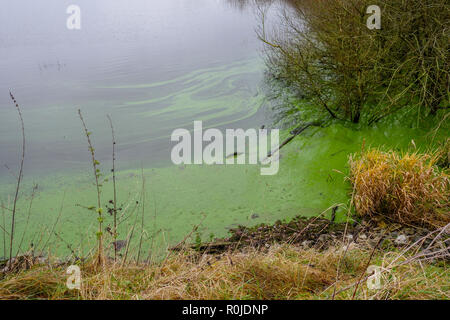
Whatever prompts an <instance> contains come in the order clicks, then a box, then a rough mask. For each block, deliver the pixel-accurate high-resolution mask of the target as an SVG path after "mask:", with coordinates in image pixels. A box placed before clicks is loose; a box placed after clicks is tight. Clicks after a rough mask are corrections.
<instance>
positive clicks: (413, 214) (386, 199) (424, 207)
mask: <svg viewBox="0 0 450 320" xmlns="http://www.w3.org/2000/svg"><path fill="white" fill-rule="evenodd" d="M437 160H438V157H437V155H436V154H434V155H429V154H419V153H404V154H402V155H401V154H399V153H396V152H394V151H390V152H382V151H380V150H377V149H370V150H368V151H366V152H363V153H362V155H360V156H350V159H349V164H350V181H351V183H352V184H353V186H354V189H355V195H354V197H355V198H354V201H355V207H356V211H357V213H358V214H359V215H362V216H364V215H368V216H376V215H378V216H380V215H381V216H384V217H386V218H389V219H390V220H393V221H397V222H400V223H405V224H410V225H416V226H427V227H432V228H438V227H442V226H445V225H446V224H448V223H449V222H450V180H449V175H448V170H447V171H446V170H440V169H439V168H438V167H437V166H436V161H437Z"/></svg>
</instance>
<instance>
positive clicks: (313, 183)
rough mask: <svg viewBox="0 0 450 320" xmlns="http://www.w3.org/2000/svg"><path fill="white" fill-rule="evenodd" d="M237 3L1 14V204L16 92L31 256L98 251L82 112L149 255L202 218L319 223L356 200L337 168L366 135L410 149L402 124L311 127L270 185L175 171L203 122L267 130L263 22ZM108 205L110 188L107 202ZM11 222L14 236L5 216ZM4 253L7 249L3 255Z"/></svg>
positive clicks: (123, 223) (163, 1) (207, 222)
mask: <svg viewBox="0 0 450 320" xmlns="http://www.w3.org/2000/svg"><path fill="white" fill-rule="evenodd" d="M74 2H76V4H77V5H78V6H79V7H80V9H81V29H80V30H69V29H67V27H66V19H67V18H68V16H69V15H68V14H67V13H66V9H67V7H68V6H69V5H70V4H73V3H74ZM240 3H242V1H231V0H214V1H213V0H195V1H193V0H152V1H148V0H130V1H109V0H95V1H92V0H77V1H57V2H56V1H52V0H40V1H25V0H15V1H9V2H8V4H7V5H3V10H1V11H0V26H1V28H0V48H1V50H0V113H1V116H0V165H1V167H0V179H1V180H0V200H1V201H2V206H6V207H10V206H11V201H12V195H13V192H14V186H15V184H14V182H15V177H14V176H15V175H16V172H17V165H18V160H19V159H20V141H21V140H20V126H19V123H18V116H17V112H16V110H15V108H14V105H13V104H12V102H11V100H10V98H9V90H10V89H11V90H12V91H13V93H14V95H15V96H16V98H17V100H18V102H19V104H20V106H21V108H22V112H23V117H24V121H25V128H26V129H25V131H26V142H27V143H26V159H25V175H24V182H23V187H22V191H21V194H20V200H19V211H18V217H17V219H18V220H17V234H18V236H17V238H19V239H20V238H21V236H22V233H24V232H25V231H26V233H25V237H24V241H23V244H22V249H26V248H28V246H29V245H30V244H31V243H33V245H34V246H35V247H36V248H38V249H42V248H44V247H46V248H47V247H50V248H51V250H52V252H61V253H67V252H68V251H69V249H68V248H69V247H70V248H73V249H75V250H81V251H84V252H86V251H87V250H88V249H89V248H90V247H91V246H92V244H93V243H94V242H95V232H96V215H95V213H93V212H92V211H89V210H86V209H85V208H83V207H89V206H92V205H95V203H96V202H95V199H96V195H95V188H94V186H93V177H92V176H90V173H91V170H92V169H91V167H90V164H89V157H90V155H89V152H88V149H87V145H86V139H85V136H83V132H82V127H81V123H80V119H79V118H78V115H77V110H78V109H79V108H80V109H81V110H82V112H83V116H84V118H85V120H86V123H87V125H88V127H89V130H90V131H92V136H91V137H92V139H93V143H94V146H95V149H96V157H97V159H98V160H99V161H100V162H101V166H100V168H101V170H102V172H103V173H104V174H105V175H106V176H110V169H111V147H112V145H111V132H110V127H109V123H108V121H107V117H106V116H107V115H108V114H109V115H111V117H112V119H113V122H114V126H115V133H116V139H117V167H118V168H117V174H118V181H117V183H118V198H119V205H120V207H122V211H121V212H120V219H119V222H120V225H119V238H120V239H126V238H128V237H130V236H131V235H132V234H133V232H134V238H132V239H134V245H136V240H137V239H139V238H140V234H142V229H143V230H144V233H143V234H144V236H143V239H144V240H143V241H144V247H145V248H146V250H147V249H148V248H150V249H152V248H158V250H162V251H163V250H164V249H165V247H166V246H167V245H169V244H173V243H176V242H178V241H180V240H181V239H183V238H184V237H185V235H186V234H188V233H189V232H190V231H191V230H192V228H193V226H195V225H197V224H199V223H200V222H202V225H201V227H200V228H199V235H200V236H201V237H202V238H203V239H207V238H208V237H210V236H224V235H226V233H227V229H228V228H230V227H233V226H236V225H237V224H257V223H262V222H273V221H275V220H278V219H288V218H290V217H293V216H296V215H298V214H302V215H317V214H318V213H320V212H322V211H324V210H326V209H327V208H330V207H332V206H333V205H335V204H339V203H342V204H344V203H346V201H347V200H348V191H349V190H348V185H347V184H346V182H345V181H344V174H343V173H342V172H338V171H334V170H333V169H338V170H341V171H345V163H346V160H347V155H348V153H350V152H354V151H356V150H358V148H360V146H361V143H362V140H363V139H364V138H367V137H372V138H373V139H372V142H373V143H375V144H383V143H386V142H389V141H390V142H391V143H392V141H395V143H396V144H399V145H401V144H403V145H405V144H407V142H408V141H409V137H410V136H411V135H412V134H413V133H412V132H410V131H413V130H414V129H408V130H410V131H408V130H401V129H399V128H398V127H396V126H395V125H394V126H393V127H392V126H391V127H390V129H389V130H387V129H383V128H381V129H380V128H374V129H371V130H366V131H358V132H356V131H354V130H353V129H351V128H344V127H341V126H332V127H330V128H328V129H325V130H320V132H318V131H317V130H310V132H308V133H306V134H305V135H304V136H303V137H299V138H298V139H296V141H295V142H293V143H292V144H290V145H288V146H287V147H286V148H285V149H283V152H282V154H281V155H282V158H281V160H280V171H279V173H278V174H277V175H276V176H270V177H269V176H267V177H265V176H261V175H260V171H259V168H258V167H257V166H248V165H242V166H206V165H199V166H195V165H193V166H187V167H184V166H182V167H177V166H174V165H172V164H171V162H170V150H171V148H172V147H173V143H171V142H170V134H171V132H172V131H173V130H174V129H176V128H187V129H192V126H193V121H194V120H202V121H203V122H204V126H205V127H216V128H220V129H225V128H259V127H260V126H261V125H263V124H265V125H270V119H269V118H270V116H268V113H267V105H268V102H267V101H266V98H265V96H264V91H263V89H262V79H263V72H264V64H263V62H262V58H261V43H260V42H259V41H258V39H257V37H256V33H255V28H257V27H258V20H257V18H256V16H255V11H254V9H255V8H253V7H252V6H241V5H239V4H240ZM5 6H6V8H5ZM283 134H284V136H285V135H286V133H283ZM416 134H417V135H418V136H420V135H421V132H420V131H418V132H417V133H416ZM143 181H145V183H143ZM34 185H37V186H38V187H37V189H36V192H35V194H34V196H32V190H33V186H34ZM110 199H112V187H111V183H110V182H109V183H105V185H104V187H103V192H102V201H103V202H104V203H105V204H106V203H107V202H108V200H110ZM31 200H32V206H31V209H30V201H31ZM344 211H345V208H344V207H343V209H342V210H341V216H342V212H344ZM142 212H143V213H144V214H143V217H144V219H142V216H141V213H142ZM3 217H4V219H5V220H4V221H6V222H5V223H4V224H2V225H4V226H5V228H6V229H8V230H9V228H10V227H9V222H8V221H9V219H10V217H9V211H8V209H4V210H3V216H2V219H3ZM2 221H3V220H0V222H2ZM142 221H143V225H144V227H143V228H142V227H141V223H142ZM109 224H111V218H110V217H109V216H108V215H106V222H105V225H109ZM133 226H134V229H133ZM131 230H134V231H133V232H131ZM16 246H17V244H16ZM4 247H5V246H4V242H3V241H0V256H1V255H2V254H3V251H4V250H3V249H4ZM153 251H155V249H154V250H153Z"/></svg>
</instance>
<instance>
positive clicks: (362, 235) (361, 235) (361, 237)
mask: <svg viewBox="0 0 450 320" xmlns="http://www.w3.org/2000/svg"><path fill="white" fill-rule="evenodd" d="M359 238H360V239H361V240H366V239H367V236H366V234H365V233H361V234H360V235H359Z"/></svg>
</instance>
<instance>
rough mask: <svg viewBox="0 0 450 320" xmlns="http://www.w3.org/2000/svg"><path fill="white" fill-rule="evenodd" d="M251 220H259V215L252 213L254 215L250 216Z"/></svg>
mask: <svg viewBox="0 0 450 320" xmlns="http://www.w3.org/2000/svg"><path fill="white" fill-rule="evenodd" d="M251 218H252V219H257V218H259V214H257V213H254V214H252V215H251Z"/></svg>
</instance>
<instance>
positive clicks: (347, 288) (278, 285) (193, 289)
mask: <svg viewBox="0 0 450 320" xmlns="http://www.w3.org/2000/svg"><path fill="white" fill-rule="evenodd" d="M342 252H343V250H342V248H330V249H329V250H327V251H324V252H318V251H316V250H314V249H307V250H304V249H301V248H298V247H294V246H286V245H285V246H274V247H271V248H270V249H268V250H267V251H266V252H261V251H256V250H253V249H249V251H245V252H236V253H230V254H223V255H221V256H212V255H198V254H197V253H193V252H183V253H179V254H176V255H174V256H172V257H170V258H169V259H167V260H166V261H165V262H164V263H162V264H157V265H140V266H136V265H131V264H130V265H126V266H124V267H121V266H120V265H119V264H116V265H114V264H110V265H106V266H105V269H104V270H103V271H95V268H93V267H92V266H90V265H85V266H81V271H82V288H81V291H77V290H73V291H70V290H68V289H67V288H66V287H65V281H66V279H67V275H66V274H65V268H59V269H50V268H49V267H48V266H41V267H35V268H33V269H32V270H28V271H24V272H22V273H19V274H12V275H9V276H7V277H6V278H4V279H2V280H0V299H165V300H166V299H206V300H214V299H331V297H332V293H333V289H334V284H335V279H336V272H337V265H338V262H339V261H340V260H341V259H342V256H343V254H342ZM369 256H370V251H369V250H365V249H361V248H358V247H353V248H352V249H350V250H348V252H347V253H346V255H345V257H344V258H343V259H342V260H341V267H340V271H339V272H340V275H339V282H338V283H336V292H337V293H336V296H335V298H336V299H351V298H352V295H353V290H354V288H355V287H356V286H355V284H356V283H357V282H358V280H360V279H362V282H361V284H360V285H359V286H358V290H357V292H356V295H355V298H356V299H448V298H449V288H450V287H449V277H448V272H447V267H446V265H445V263H443V264H442V263H441V264H442V265H441V266H433V265H431V264H428V263H424V262H417V263H416V262H412V263H408V264H405V265H402V261H404V260H405V259H407V257H406V256H405V257H402V256H401V255H400V254H399V253H398V252H397V253H390V254H383V253H382V252H378V253H377V254H376V255H375V256H374V258H373V259H372V260H371V264H375V265H379V266H383V268H384V269H385V270H386V272H385V275H384V276H383V287H382V288H381V289H380V290H376V291H373V290H369V289H368V288H367V286H366V285H365V283H366V279H365V278H364V277H361V275H366V272H365V267H366V264H367V262H368V258H369ZM399 257H400V258H401V259H399ZM392 262H395V264H391V263H392Z"/></svg>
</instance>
